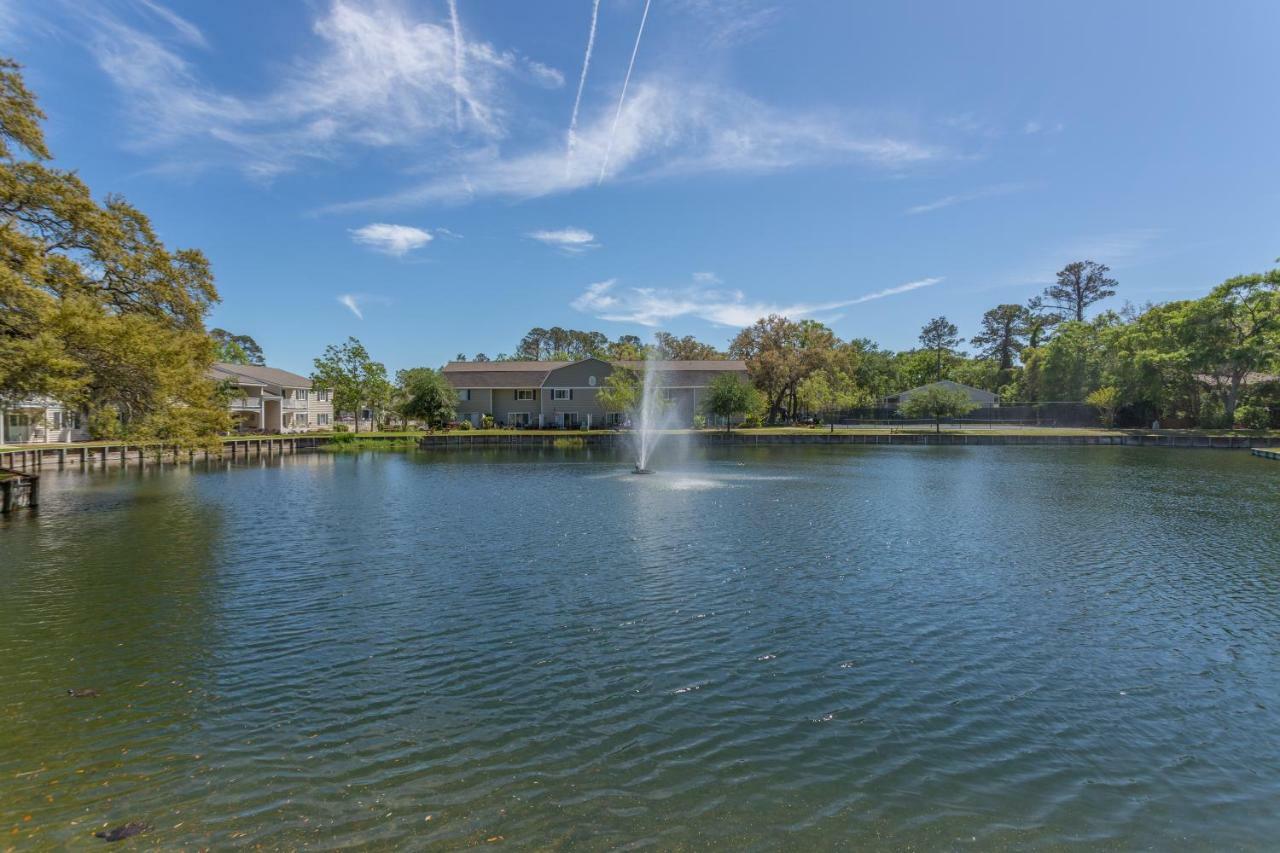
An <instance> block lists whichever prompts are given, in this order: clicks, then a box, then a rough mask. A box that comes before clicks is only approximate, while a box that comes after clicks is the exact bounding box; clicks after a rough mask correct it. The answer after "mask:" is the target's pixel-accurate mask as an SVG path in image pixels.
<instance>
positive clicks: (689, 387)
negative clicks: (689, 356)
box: [444, 358, 747, 429]
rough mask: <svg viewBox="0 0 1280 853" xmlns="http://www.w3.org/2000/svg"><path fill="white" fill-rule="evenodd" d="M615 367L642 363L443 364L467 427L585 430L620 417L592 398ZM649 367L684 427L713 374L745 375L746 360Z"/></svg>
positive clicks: (639, 368)
mask: <svg viewBox="0 0 1280 853" xmlns="http://www.w3.org/2000/svg"><path fill="white" fill-rule="evenodd" d="M615 368H626V369H630V370H634V371H636V372H637V373H642V372H643V371H644V369H645V364H644V362H640V361H619V362H608V361H604V360H602V359H598V358H587V359H583V360H582V361H574V362H567V361H454V362H450V363H449V364H448V365H446V366H445V368H444V376H445V378H446V379H448V381H449V383H450V384H451V385H453V387H454V388H455V389H457V391H458V418H459V419H460V420H466V421H470V422H471V424H472V425H473V426H480V421H481V418H483V417H484V416H485V415H491V416H492V417H493V419H494V421H495V422H496V423H497V424H498V425H499V426H518V427H543V428H549V427H560V428H567V429H575V428H588V429H589V428H592V427H601V426H613V425H616V424H619V423H621V422H622V421H623V420H624V419H625V417H626V416H625V414H624V413H622V412H614V411H608V410H606V409H605V407H604V406H603V405H601V404H600V402H599V400H598V399H597V394H598V392H599V390H600V388H601V387H603V386H604V382H605V379H607V378H608V376H609V374H610V373H612V372H613V371H614V369H615ZM654 368H655V369H656V370H657V384H658V387H659V388H661V389H662V393H663V394H664V395H665V396H666V399H667V400H668V402H669V405H670V407H671V408H670V409H669V411H671V413H672V423H676V424H681V425H686V426H687V425H689V424H691V423H692V422H693V416H694V414H695V413H697V412H698V411H699V410H700V409H701V406H702V398H703V396H704V395H705V392H706V389H707V386H708V385H710V384H711V381H712V380H713V379H715V378H716V377H717V376H722V375H724V374H732V375H735V376H738V377H740V378H741V379H742V380H743V381H744V382H745V381H746V380H747V365H746V363H745V362H742V361H658V362H654Z"/></svg>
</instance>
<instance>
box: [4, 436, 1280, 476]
mask: <svg viewBox="0 0 1280 853" xmlns="http://www.w3.org/2000/svg"><path fill="white" fill-rule="evenodd" d="M683 435H684V436H686V437H689V438H692V440H693V441H694V442H695V443H697V444H699V445H701V446H703V447H732V446H742V447H766V446H773V447H780V446H795V445H802V446H816V445H828V446H863V445H892V446H920V445H939V446H948V447H955V446H977V447H987V446H1002V445H1009V446H1020V447H1028V446H1044V447H1066V446H1070V447H1082V446H1097V447H1162V448H1170V449H1184V450H1185V449H1193V450H1194V449H1201V450H1262V451H1264V452H1262V453H1258V454H1256V455H1259V456H1269V454H1270V453H1271V451H1268V450H1266V449H1267V448H1280V436H1265V437H1260V436H1234V435H1231V436H1227V435H1162V434H1138V435H1133V434H1116V435H1045V434H1043V433H1035V434H1029V435H1017V434H1013V433H1002V434H996V435H992V434H983V433H977V432H974V433H941V434H936V433H900V434H883V433H853V434H850V433H830V432H820V431H817V430H815V431H813V432H812V433H768V432H762V433H756V432H753V431H750V430H740V431H734V432H732V433H723V432H701V433H683ZM630 441H631V435H630V434H629V433H618V432H600V433H574V432H565V433H562V434H555V433H519V432H511V433H504V434H502V435H493V434H489V435H468V434H466V433H448V434H442V435H425V436H421V437H418V438H416V439H415V438H406V437H405V436H403V435H397V436H378V435H367V436H361V437H360V441H359V445H360V446H358V447H355V448H353V449H355V450H365V449H370V447H369V445H370V444H374V443H378V444H388V445H399V446H394V447H391V448H389V449H395V450H402V449H406V448H405V447H404V445H405V444H406V443H412V444H413V445H414V446H415V447H416V448H417V449H419V450H468V449H472V448H482V447H483V448H493V447H508V448H555V449H566V450H568V449H575V448H580V447H617V446H620V445H625V444H628V443H629V442H630ZM336 443H337V442H334V440H333V439H332V437H329V436H314V437H309V436H297V437H280V438H274V439H272V438H255V439H247V440H229V441H227V442H225V443H224V445H223V447H222V449H221V450H220V451H212V452H210V451H206V450H191V449H183V448H178V447H173V446H166V445H133V444H119V445H114V444H113V445H82V446H79V447H72V448H67V447H60V448H41V447H30V448H24V449H20V450H12V451H8V450H6V451H3V452H0V465H3V466H4V467H6V468H8V469H10V470H12V471H14V472H15V473H16V472H21V471H39V470H41V469H43V468H45V467H51V468H77V467H78V468H81V469H88V468H101V467H106V466H108V465H144V464H159V465H166V464H168V465H180V464H184V463H192V462H197V461H200V462H203V461H211V460H226V461H242V460H243V461H247V460H250V459H255V460H256V459H272V458H277V457H280V456H291V455H293V454H295V453H302V452H313V451H316V450H324V449H329V448H328V447H326V446H327V445H332V444H336ZM374 449H381V448H374ZM1270 458H1274V457H1273V456H1272V457H1270Z"/></svg>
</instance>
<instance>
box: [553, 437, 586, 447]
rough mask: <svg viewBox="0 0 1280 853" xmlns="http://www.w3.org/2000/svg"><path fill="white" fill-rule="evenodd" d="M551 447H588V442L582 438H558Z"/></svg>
mask: <svg viewBox="0 0 1280 853" xmlns="http://www.w3.org/2000/svg"><path fill="white" fill-rule="evenodd" d="M551 445H552V447H559V448H571V447H586V446H587V442H586V440H585V439H581V438H557V439H556V440H555V441H553V442H551Z"/></svg>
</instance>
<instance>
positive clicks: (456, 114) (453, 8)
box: [449, 0, 462, 130]
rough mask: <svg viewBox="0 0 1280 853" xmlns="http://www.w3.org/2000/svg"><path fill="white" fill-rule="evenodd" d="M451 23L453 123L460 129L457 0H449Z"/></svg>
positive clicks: (460, 48)
mask: <svg viewBox="0 0 1280 853" xmlns="http://www.w3.org/2000/svg"><path fill="white" fill-rule="evenodd" d="M449 23H450V24H452V25H453V124H454V126H455V127H456V128H457V129H458V130H462V27H461V26H459V25H458V0H449Z"/></svg>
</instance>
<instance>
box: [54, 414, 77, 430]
mask: <svg viewBox="0 0 1280 853" xmlns="http://www.w3.org/2000/svg"><path fill="white" fill-rule="evenodd" d="M59 414H61V415H62V426H60V427H59V426H58V415H59ZM53 425H54V426H55V427H57V428H58V429H80V413H79V412H54V413H53Z"/></svg>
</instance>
